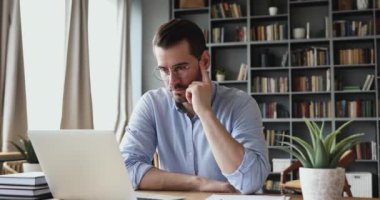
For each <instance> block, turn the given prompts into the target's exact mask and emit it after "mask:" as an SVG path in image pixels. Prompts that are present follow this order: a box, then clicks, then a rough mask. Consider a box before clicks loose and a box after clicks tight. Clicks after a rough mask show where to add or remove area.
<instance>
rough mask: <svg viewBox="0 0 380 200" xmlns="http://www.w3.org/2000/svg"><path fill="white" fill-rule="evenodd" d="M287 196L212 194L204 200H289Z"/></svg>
mask: <svg viewBox="0 0 380 200" xmlns="http://www.w3.org/2000/svg"><path fill="white" fill-rule="evenodd" d="M289 199H290V197H287V196H283V195H282V196H273V195H272V196H269V195H223V194H213V195H211V196H209V197H208V198H207V199H206V200H289Z"/></svg>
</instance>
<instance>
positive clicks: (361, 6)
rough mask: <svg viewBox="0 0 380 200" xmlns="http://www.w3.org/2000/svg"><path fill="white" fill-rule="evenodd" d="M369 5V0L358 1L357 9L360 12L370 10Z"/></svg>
mask: <svg viewBox="0 0 380 200" xmlns="http://www.w3.org/2000/svg"><path fill="white" fill-rule="evenodd" d="M368 5H369V1H368V0H356V7H357V8H358V10H365V9H367V8H368Z"/></svg>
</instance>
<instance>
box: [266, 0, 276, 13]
mask: <svg viewBox="0 0 380 200" xmlns="http://www.w3.org/2000/svg"><path fill="white" fill-rule="evenodd" d="M268 10H269V15H270V16H274V15H277V12H278V7H277V6H276V4H275V3H274V0H269V1H268Z"/></svg>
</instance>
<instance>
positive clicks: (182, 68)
mask: <svg viewBox="0 0 380 200" xmlns="http://www.w3.org/2000/svg"><path fill="white" fill-rule="evenodd" d="M189 68H190V64H189V63H180V64H177V65H173V66H172V67H170V68H169V67H162V66H159V67H156V68H155V70H154V76H155V77H156V78H157V79H158V80H161V81H163V80H167V79H169V77H170V74H171V73H172V74H173V75H175V76H176V77H184V75H185V74H186V71H187V70H189Z"/></svg>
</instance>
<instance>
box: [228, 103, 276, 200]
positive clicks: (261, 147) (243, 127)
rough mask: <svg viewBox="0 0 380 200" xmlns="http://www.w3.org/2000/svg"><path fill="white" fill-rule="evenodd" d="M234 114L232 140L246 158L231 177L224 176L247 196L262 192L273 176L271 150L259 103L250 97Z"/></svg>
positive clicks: (229, 175)
mask: <svg viewBox="0 0 380 200" xmlns="http://www.w3.org/2000/svg"><path fill="white" fill-rule="evenodd" d="M240 103H241V104H242V105H244V106H241V105H240V106H237V107H236V108H235V110H237V111H238V112H235V114H234V118H235V120H234V127H233V131H232V132H231V136H232V137H233V138H234V139H235V140H237V141H238V142H239V143H240V144H242V145H243V146H244V157H243V160H242V162H241V163H240V165H239V167H238V168H237V169H236V170H235V171H234V172H233V173H230V174H226V173H223V175H224V176H225V177H226V178H227V179H228V181H229V183H230V184H231V185H233V186H234V187H235V189H237V190H238V191H240V192H241V193H244V194H249V193H254V192H256V191H258V190H259V189H261V187H262V186H263V184H264V182H265V180H266V178H267V177H268V174H269V172H270V164H269V160H268V147H267V145H266V142H265V138H264V134H263V125H262V119H261V114H260V110H259V107H258V105H257V103H256V101H255V100H254V99H253V98H251V97H249V98H248V99H246V101H242V102H240Z"/></svg>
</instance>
